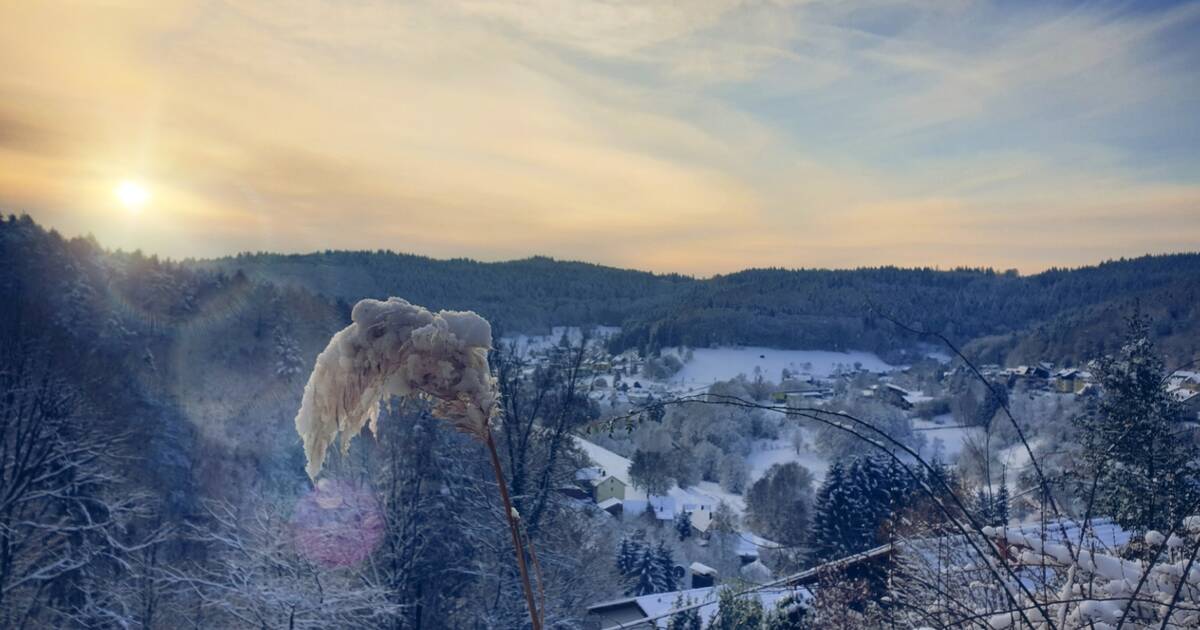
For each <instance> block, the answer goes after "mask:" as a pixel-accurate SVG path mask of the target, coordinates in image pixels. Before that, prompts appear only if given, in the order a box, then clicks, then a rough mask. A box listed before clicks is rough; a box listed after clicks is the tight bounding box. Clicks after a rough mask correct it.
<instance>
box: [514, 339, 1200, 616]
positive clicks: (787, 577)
mask: <svg viewBox="0 0 1200 630" xmlns="http://www.w3.org/2000/svg"><path fill="white" fill-rule="evenodd" d="M609 334H611V331H609ZM555 340H557V341H555ZM603 340H604V337H603V336H599V337H592V338H590V339H586V340H585V339H584V336H583V335H582V334H581V333H580V332H579V331H578V330H577V329H556V330H555V332H554V334H553V335H551V336H549V337H546V338H542V339H536V338H533V339H529V338H526V339H523V340H521V341H522V343H523V344H524V346H523V351H524V353H525V355H524V356H525V358H526V362H527V363H526V367H525V369H526V370H529V371H530V372H532V371H534V370H537V369H539V368H546V367H550V366H555V365H557V366H565V365H571V364H574V365H576V366H577V370H578V372H577V373H578V377H579V378H580V380H581V382H583V383H584V384H585V387H586V388H587V391H588V396H589V398H590V399H591V400H592V401H593V403H594V404H595V405H596V406H598V407H599V408H600V413H601V414H602V416H615V415H620V414H628V413H630V411H631V410H636V409H639V408H645V407H647V406H652V405H653V404H654V403H658V402H665V401H671V400H674V399H679V398H681V397H694V396H703V395H704V394H705V393H706V392H708V391H709V389H710V388H712V387H713V386H714V385H717V386H718V387H720V386H721V385H722V384H724V383H727V382H729V381H739V382H741V384H742V385H743V386H745V390H746V391H748V392H749V394H750V395H751V396H753V397H755V398H757V399H759V401H760V402H761V403H763V404H764V405H767V406H772V407H777V408H779V409H781V410H786V409H804V408H810V407H817V408H820V407H822V406H826V405H831V406H836V405H846V404H851V405H856V404H866V405H875V407H872V408H876V409H878V408H881V407H882V408H887V409H890V410H892V411H891V413H895V414H900V415H901V416H903V417H904V418H906V419H907V420H908V421H909V422H910V423H911V427H912V431H913V433H914V434H918V435H919V436H920V437H919V442H918V443H919V444H921V448H920V450H921V452H922V454H923V455H926V456H929V457H935V458H938V459H940V460H942V461H945V463H946V464H948V465H950V466H952V467H953V466H955V465H957V464H958V461H957V460H958V457H959V455H960V454H961V452H962V451H963V450H964V445H966V444H969V443H970V442H971V441H972V440H974V439H977V436H979V435H980V434H981V432H982V431H983V428H982V427H981V426H972V425H969V424H968V423H967V422H966V420H967V419H966V418H964V417H962V416H963V415H964V413H965V412H964V411H963V410H962V409H960V405H958V404H956V402H955V400H954V399H955V397H956V396H959V395H960V394H961V392H957V391H956V390H961V389H963V388H964V385H963V384H964V383H968V384H970V383H974V382H978V381H979V380H980V378H982V379H983V380H985V381H986V382H988V383H990V384H992V386H994V387H998V388H999V389H1001V390H1003V391H1004V392H1006V393H1007V394H1006V395H1007V396H1010V397H1014V398H1020V399H1021V400H1027V401H1034V403H1035V404H1036V405H1040V406H1038V407H1036V408H1037V409H1042V408H1049V407H1048V406H1050V405H1056V406H1057V407H1058V408H1062V407H1063V405H1066V408H1068V409H1072V410H1074V409H1079V408H1082V407H1081V405H1084V404H1086V401H1087V400H1091V399H1095V398H1097V397H1098V395H1099V393H1100V384H1099V383H1098V382H1097V380H1096V378H1095V377H1094V375H1093V372H1092V371H1091V370H1090V369H1089V368H1088V367H1087V366H1084V367H1060V366H1055V365H1053V364H1051V363H1049V362H1042V363H1038V364H1034V365H1016V366H1010V367H1005V366H1000V365H995V364H988V365H981V366H978V368H977V370H978V374H977V375H976V374H974V373H973V370H974V369H976V368H973V367H970V366H967V365H966V364H964V363H963V362H961V361H950V360H949V358H948V357H945V356H940V355H938V354H937V353H929V356H919V357H914V359H915V360H914V361H912V362H911V363H910V364H909V365H902V366H892V365H888V364H886V363H883V362H882V361H880V360H878V359H877V358H874V357H871V356H864V355H863V354H861V353H860V354H844V355H835V353H811V352H803V351H785V350H776V349H767V348H725V349H666V350H663V351H661V352H660V353H659V354H658V355H656V356H650V357H646V356H642V355H641V354H640V353H639V352H637V351H636V350H629V351H625V352H622V353H620V354H612V353H610V352H608V350H607V349H606V347H605V344H604V343H603ZM584 341H586V342H587V343H586V347H585V348H584V351H583V355H582V357H580V356H579V345H578V344H580V343H583V342H584ZM705 361H707V362H708V363H710V364H716V365H719V366H720V368H719V369H712V368H711V366H710V369H700V370H696V369H689V368H692V367H694V366H695V364H696V363H703V362H705ZM573 362H574V363H573ZM768 370H770V373H768ZM756 385H757V386H756ZM1167 388H1168V390H1169V391H1170V393H1171V395H1172V396H1173V397H1174V398H1175V399H1176V400H1178V401H1179V402H1180V403H1181V404H1182V405H1184V407H1185V408H1186V409H1187V410H1188V413H1189V414H1191V415H1192V416H1196V417H1197V418H1198V419H1200V414H1198V411H1200V372H1196V371H1177V372H1175V373H1174V374H1172V375H1171V376H1170V378H1169V379H1168V382H1167ZM795 435H796V436H802V437H797V438H795V440H796V441H797V442H796V443H798V444H799V443H803V444H804V446H803V447H796V448H791V446H790V445H789V444H788V442H789V441H788V440H784V439H778V440H776V442H779V444H772V445H767V446H765V447H764V449H763V450H762V451H761V452H758V451H756V452H754V453H752V454H751V455H749V456H748V457H747V462H748V464H749V466H748V470H749V474H750V477H749V479H748V480H747V481H746V483H745V486H746V487H748V486H749V484H751V483H753V482H754V481H755V480H756V479H757V478H759V477H761V476H762V475H763V474H764V473H765V471H766V469H768V468H769V467H770V466H771V465H776V464H781V463H787V462H789V461H796V462H800V463H802V464H804V465H805V466H806V468H807V469H809V470H810V471H811V472H812V473H813V476H814V479H815V480H819V479H820V478H821V477H822V475H823V474H824V473H825V470H826V469H827V467H828V465H829V459H830V458H831V457H832V456H831V455H830V454H828V453H821V452H817V451H816V448H815V445H814V444H813V439H812V436H811V430H808V429H797V432H796V434H795ZM575 441H576V445H577V446H578V447H579V449H580V450H581V451H582V452H583V453H584V454H585V455H586V458H587V464H588V465H586V466H583V467H581V468H579V469H578V470H577V471H576V472H575V475H574V480H573V483H570V484H564V485H563V486H562V487H560V488H559V492H560V493H562V494H563V495H565V496H566V497H567V498H568V499H569V500H570V501H573V502H574V503H575V505H576V506H577V507H578V509H580V510H584V511H590V512H592V513H594V514H596V518H597V521H598V522H599V523H601V524H602V525H601V526H602V527H608V528H611V529H612V530H613V532H614V533H619V536H621V537H624V538H628V537H630V536H634V537H643V536H644V537H646V538H649V539H654V540H658V541H660V542H662V541H666V542H667V545H666V546H667V547H669V548H670V549H671V551H672V553H671V563H672V566H671V573H672V578H673V579H672V580H671V584H672V586H673V588H672V590H670V591H667V592H649V593H634V594H631V595H630V596H628V597H625V598H620V599H615V600H607V601H602V602H597V603H595V604H593V605H592V606H590V607H589V608H588V617H587V622H588V624H589V626H588V627H591V628H597V629H599V628H609V627H637V626H638V624H639V623H646V622H647V620H652V623H655V624H657V625H658V626H660V627H665V618H666V617H667V616H668V615H667V613H668V612H671V611H673V610H675V609H676V608H678V607H679V606H680V605H681V602H689V603H691V605H692V606H693V607H694V608H695V609H696V610H699V611H700V613H701V616H702V618H708V617H711V616H712V615H713V614H715V611H716V607H717V606H716V601H717V593H718V591H719V587H720V586H721V585H723V584H734V585H738V586H739V587H741V588H746V589H751V592H753V593H754V594H755V597H757V598H759V599H760V600H761V602H762V603H763V605H764V606H768V607H769V606H772V605H774V604H775V603H776V602H777V601H778V600H780V599H782V598H784V597H788V596H791V597H795V596H797V593H798V592H799V591H803V593H804V595H803V596H804V597H811V596H812V592H811V587H812V585H813V584H815V583H816V575H818V574H819V573H820V571H819V570H818V568H810V569H806V570H804V571H800V572H786V573H780V572H779V571H777V570H773V569H772V568H771V565H772V562H771V561H770V557H771V554H772V553H773V552H774V551H776V550H782V549H784V548H785V546H784V545H781V544H780V543H777V542H775V541H772V540H770V539H768V538H767V537H765V536H763V535H761V534H762V533H763V532H756V531H753V528H752V527H750V526H749V524H748V523H747V522H746V521H747V520H748V519H746V518H744V516H745V511H746V509H747V507H746V501H745V497H744V496H743V493H742V492H731V491H730V489H729V488H728V487H722V484H721V483H717V482H714V481H700V482H698V483H691V484H689V485H688V487H686V488H682V487H680V486H679V485H677V484H675V483H672V484H670V486H669V487H668V488H666V489H665V491H664V490H661V489H660V490H659V491H658V492H650V491H648V490H647V488H645V487H641V486H639V484H638V483H637V480H635V479H634V478H633V477H632V476H631V474H630V469H631V467H632V466H633V462H632V461H631V459H630V458H629V457H626V456H623V455H621V454H619V453H617V452H615V451H614V450H613V449H611V448H606V447H605V446H603V445H601V444H599V443H597V441H604V440H603V439H601V438H597V437H593V436H590V435H588V436H582V435H581V436H575ZM611 445H612V444H611V443H610V446H611ZM616 446H623V445H622V444H617V445H616ZM1012 452H1013V453H1014V454H1016V459H1020V454H1019V453H1016V449H1012ZM963 465H964V466H966V464H965V463H964V464H963ZM1018 468H1019V467H1018V466H1017V465H1016V464H1014V466H1013V469H1014V471H1015V470H1017V469H1018ZM1018 479H1019V477H1018V476H1017V475H1016V474H1013V475H1011V476H1010V477H1009V478H1006V479H1005V480H1004V481H1002V482H1001V484H1008V483H1012V484H1016V483H1018V481H1017V480H1018ZM1014 511H1016V509H1015V508H1014ZM604 523H607V525H603V524H604ZM1097 525H1101V526H1103V527H1101V529H1102V531H1103V535H1106V536H1109V537H1116V538H1118V539H1119V538H1121V537H1122V536H1124V537H1125V538H1126V539H1127V537H1128V534H1126V533H1125V532H1122V531H1120V530H1119V528H1115V526H1113V525H1111V524H1110V523H1107V522H1103V523H1100V522H1098V523H1097ZM898 550H899V547H898V546H889V547H887V548H886V549H878V550H873V551H870V552H865V553H863V554H858V555H856V556H855V557H854V558H850V559H845V560H839V562H841V563H842V564H843V565H847V566H855V565H858V564H860V563H867V564H870V563H876V562H879V561H881V559H882V558H890V557H891V556H892V555H894V554H896V553H898ZM843 568H845V567H843ZM798 589H799V591H798ZM622 624H632V625H622Z"/></svg>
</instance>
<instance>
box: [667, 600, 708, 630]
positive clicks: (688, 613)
mask: <svg viewBox="0 0 1200 630" xmlns="http://www.w3.org/2000/svg"><path fill="white" fill-rule="evenodd" d="M691 605H692V600H691V598H690V597H689V598H687V599H684V597H683V595H682V594H681V595H680V596H679V597H677V598H675V603H674V604H673V605H672V608H683V607H684V606H691ZM702 627H703V625H702V623H701V620H700V610H699V609H698V608H689V609H688V610H681V611H679V612H677V613H675V614H673V615H671V617H670V619H668V620H667V630H700V629H701V628H702Z"/></svg>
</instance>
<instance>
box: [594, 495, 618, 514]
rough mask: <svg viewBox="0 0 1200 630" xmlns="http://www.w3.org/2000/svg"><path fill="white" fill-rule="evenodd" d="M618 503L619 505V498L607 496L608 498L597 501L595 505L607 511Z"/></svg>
mask: <svg viewBox="0 0 1200 630" xmlns="http://www.w3.org/2000/svg"><path fill="white" fill-rule="evenodd" d="M618 505H621V500H620V499H618V498H617V497H609V498H607V499H605V500H603V501H601V502H599V503H597V504H596V507H598V508H600V509H601V510H604V511H605V512H607V511H609V510H611V509H612V508H614V507H616V506H618Z"/></svg>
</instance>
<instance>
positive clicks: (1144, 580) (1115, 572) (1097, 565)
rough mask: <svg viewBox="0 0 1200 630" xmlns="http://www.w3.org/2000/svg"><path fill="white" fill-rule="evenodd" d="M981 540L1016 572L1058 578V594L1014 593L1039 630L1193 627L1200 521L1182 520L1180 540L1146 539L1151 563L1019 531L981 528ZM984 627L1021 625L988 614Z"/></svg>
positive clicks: (1199, 593)
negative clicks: (1032, 570)
mask: <svg viewBox="0 0 1200 630" xmlns="http://www.w3.org/2000/svg"><path fill="white" fill-rule="evenodd" d="M984 534H985V535H986V536H988V537H989V538H991V539H992V540H993V541H994V542H995V543H996V544H997V545H999V546H1000V547H1001V548H1003V549H1005V550H1006V551H1005V553H1006V555H1008V556H1009V557H1010V558H1012V562H1013V563H1014V564H1015V565H1017V566H1024V567H1038V568H1041V567H1049V568H1050V569H1051V570H1052V571H1053V574H1054V575H1056V576H1060V577H1061V580H1060V581H1061V585H1060V586H1059V588H1058V590H1057V591H1044V590H1040V591H1033V593H1034V595H1035V597H1034V599H1033V600H1032V601H1031V600H1030V599H1029V597H1028V595H1027V594H1018V604H1020V605H1021V606H1022V607H1026V610H1025V616H1026V618H1027V619H1028V621H1029V622H1030V623H1032V624H1034V627H1035V628H1038V629H1039V630H1040V629H1041V628H1051V627H1055V628H1059V629H1061V630H1074V629H1076V628H1079V629H1082V628H1089V629H1095V630H1108V629H1113V628H1116V627H1118V625H1120V624H1122V623H1124V627H1127V628H1177V629H1183V628H1197V627H1200V564H1198V563H1197V550H1198V549H1200V516H1191V517H1188V518H1186V519H1185V520H1184V528H1183V531H1181V532H1179V533H1172V534H1170V535H1169V536H1168V535H1164V534H1162V533H1160V532H1156V531H1151V532H1148V533H1147V534H1146V536H1145V543H1146V545H1148V547H1149V548H1150V549H1151V554H1150V555H1151V556H1152V557H1153V560H1150V561H1145V560H1129V559H1125V558H1122V557H1120V556H1119V555H1117V554H1116V553H1115V552H1112V551H1108V552H1100V551H1098V550H1096V549H1091V548H1079V547H1078V546H1076V547H1074V548H1071V547H1070V546H1069V545H1067V544H1061V543H1054V542H1047V541H1045V540H1043V539H1042V538H1041V537H1039V536H1037V535H1031V534H1029V533H1026V532H1023V531H1020V530H1010V529H1007V528H992V527H988V528H984ZM1010 588H1011V587H1010ZM1013 590H1015V589H1013ZM1038 600H1040V601H1038ZM1035 603H1036V604H1037V607H1033V606H1032V604H1035ZM988 624H989V625H990V627H991V628H994V629H996V630H1000V629H1002V628H1017V627H1023V625H1027V624H1026V623H1025V620H1024V619H1022V617H1021V616H1020V615H1019V614H1017V613H1016V612H1014V611H1012V610H1010V611H1005V612H1002V613H1000V614H996V615H992V616H991V617H990V618H989V619H988Z"/></svg>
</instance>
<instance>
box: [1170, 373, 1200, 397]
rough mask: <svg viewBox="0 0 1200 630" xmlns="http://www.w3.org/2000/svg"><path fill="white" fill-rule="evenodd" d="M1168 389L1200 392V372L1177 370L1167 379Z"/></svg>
mask: <svg viewBox="0 0 1200 630" xmlns="http://www.w3.org/2000/svg"><path fill="white" fill-rule="evenodd" d="M1167 389H1172V390H1173V389H1186V390H1188V391H1191V392H1200V372H1193V371H1189V370H1176V371H1174V372H1172V373H1171V375H1170V376H1168V377H1167Z"/></svg>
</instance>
